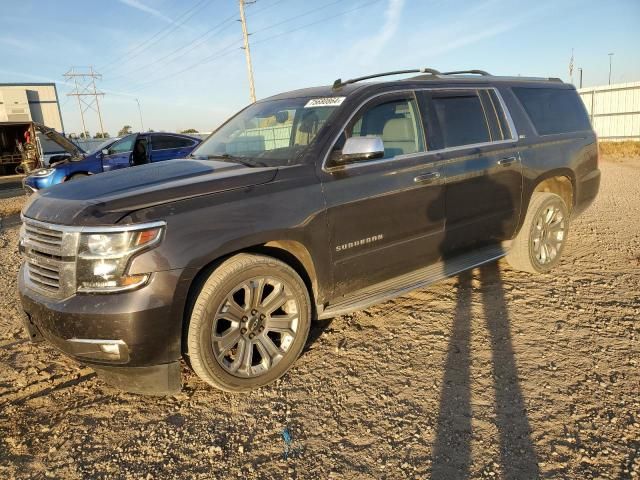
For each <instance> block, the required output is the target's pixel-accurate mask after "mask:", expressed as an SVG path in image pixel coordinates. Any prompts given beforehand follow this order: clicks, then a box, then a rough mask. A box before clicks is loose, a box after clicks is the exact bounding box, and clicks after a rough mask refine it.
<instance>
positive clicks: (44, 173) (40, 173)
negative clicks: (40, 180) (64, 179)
mask: <svg viewBox="0 0 640 480" xmlns="http://www.w3.org/2000/svg"><path fill="white" fill-rule="evenodd" d="M55 171H56V169H55V168H40V169H38V170H34V171H33V172H31V173H30V176H31V177H48V176H49V175H51V174H52V173H53V172H55Z"/></svg>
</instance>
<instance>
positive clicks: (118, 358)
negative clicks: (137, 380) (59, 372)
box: [63, 338, 129, 363]
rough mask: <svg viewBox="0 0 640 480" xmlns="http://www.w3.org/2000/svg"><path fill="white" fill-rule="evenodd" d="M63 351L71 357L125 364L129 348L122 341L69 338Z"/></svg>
mask: <svg viewBox="0 0 640 480" xmlns="http://www.w3.org/2000/svg"><path fill="white" fill-rule="evenodd" d="M63 349H64V350H66V351H68V352H69V353H71V354H72V355H76V356H78V357H84V358H87V359H91V360H106V361H109V362H116V363H126V362H128V361H129V347H127V344H126V343H125V342H124V341H123V340H102V339H93V338H70V339H68V340H66V342H65V346H64V347H63Z"/></svg>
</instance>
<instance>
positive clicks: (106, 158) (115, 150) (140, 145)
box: [23, 132, 201, 192]
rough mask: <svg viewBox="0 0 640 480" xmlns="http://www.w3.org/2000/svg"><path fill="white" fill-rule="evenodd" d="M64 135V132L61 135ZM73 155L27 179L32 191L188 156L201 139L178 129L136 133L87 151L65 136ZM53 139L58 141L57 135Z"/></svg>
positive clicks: (27, 184)
mask: <svg viewBox="0 0 640 480" xmlns="http://www.w3.org/2000/svg"><path fill="white" fill-rule="evenodd" d="M60 137H62V135H60ZM62 139H64V140H65V141H66V142H63V141H61V142H60V144H61V145H62V144H63V143H65V144H66V146H67V147H68V146H69V145H72V146H73V147H75V148H70V147H69V148H67V150H68V151H69V154H70V155H71V158H70V159H68V160H64V161H62V162H59V163H56V164H54V165H51V166H50V167H48V168H41V169H38V170H34V171H33V172H31V174H30V175H29V176H28V177H26V178H25V179H24V180H23V184H24V186H25V188H26V189H27V190H28V191H31V192H34V191H37V190H41V189H43V188H47V187H50V186H52V185H56V184H58V183H62V182H68V181H70V180H78V179H81V178H84V177H87V176H89V175H95V174H96V173H102V172H109V171H111V170H117V169H119V168H127V167H130V166H135V165H143V164H145V163H151V162H161V161H163V160H171V159H174V158H184V157H186V156H187V155H189V154H190V153H191V151H192V150H193V149H194V148H195V147H197V146H198V145H199V144H200V142H201V140H200V139H199V138H195V137H190V136H188V135H179V134H177V133H160V132H158V133H156V132H149V133H132V134H130V135H126V136H124V137H122V138H115V139H110V140H107V141H106V142H104V143H103V144H102V145H100V146H99V147H98V148H97V149H96V150H95V151H93V152H91V153H88V154H85V153H83V152H82V151H81V150H79V148H78V147H77V146H76V145H74V144H73V143H71V142H69V141H68V140H67V139H65V138H64V137H62ZM52 140H54V141H56V140H55V139H54V138H52Z"/></svg>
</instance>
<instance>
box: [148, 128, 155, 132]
mask: <svg viewBox="0 0 640 480" xmlns="http://www.w3.org/2000/svg"><path fill="white" fill-rule="evenodd" d="M147 132H155V130H154V129H153V128H150V129H149V130H147Z"/></svg>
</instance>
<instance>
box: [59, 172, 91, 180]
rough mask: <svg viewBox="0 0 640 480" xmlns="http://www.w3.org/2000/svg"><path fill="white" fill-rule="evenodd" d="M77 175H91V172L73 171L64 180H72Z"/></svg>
mask: <svg viewBox="0 0 640 480" xmlns="http://www.w3.org/2000/svg"><path fill="white" fill-rule="evenodd" d="M76 175H82V176H87V177H88V176H89V175H91V174H90V173H89V172H73V173H72V174H71V175H67V176H66V177H65V178H64V181H65V182H66V181H67V180H71V179H72V178H73V177H75V176H76Z"/></svg>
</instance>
